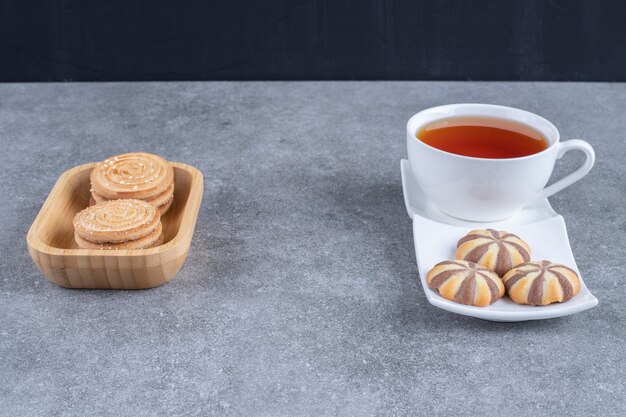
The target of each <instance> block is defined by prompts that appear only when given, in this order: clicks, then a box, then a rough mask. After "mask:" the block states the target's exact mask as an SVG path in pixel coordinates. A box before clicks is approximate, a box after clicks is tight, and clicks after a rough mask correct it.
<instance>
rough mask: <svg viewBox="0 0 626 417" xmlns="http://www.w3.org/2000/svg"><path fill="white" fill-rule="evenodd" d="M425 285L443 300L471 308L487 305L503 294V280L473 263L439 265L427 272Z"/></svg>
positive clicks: (459, 262)
mask: <svg viewBox="0 0 626 417" xmlns="http://www.w3.org/2000/svg"><path fill="white" fill-rule="evenodd" d="M426 282H427V283H428V286H429V287H430V288H432V289H434V290H436V291H438V292H439V295H441V296H442V297H443V298H445V299H447V300H451V301H455V302H457V303H461V304H467V305H472V306H478V307H485V306H488V305H489V304H492V303H494V302H496V301H497V300H499V299H500V298H502V296H503V295H504V285H503V284H502V280H500V278H499V277H498V276H497V275H496V274H495V273H493V272H492V271H490V270H488V269H487V268H484V267H482V266H480V265H478V264H476V263H474V262H468V261H462V260H457V261H444V262H439V263H438V264H437V265H435V266H434V267H433V269H431V270H430V271H428V274H427V275H426Z"/></svg>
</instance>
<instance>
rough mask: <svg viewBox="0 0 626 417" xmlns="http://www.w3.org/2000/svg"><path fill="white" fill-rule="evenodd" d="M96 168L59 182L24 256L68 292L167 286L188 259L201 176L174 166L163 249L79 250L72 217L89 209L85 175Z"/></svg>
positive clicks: (74, 172) (82, 167)
mask: <svg viewBox="0 0 626 417" xmlns="http://www.w3.org/2000/svg"><path fill="white" fill-rule="evenodd" d="M95 165H96V164H95V163H90V164H85V165H80V166H77V167H75V168H72V169H70V170H68V171H66V172H65V173H63V175H61V177H60V178H59V179H58V181H57V183H56V184H55V185H54V188H52V191H51V192H50V195H49V196H48V198H47V199H46V201H45V202H44V204H43V206H42V207H41V210H40V211H39V214H38V215H37V218H36V219H35V221H34V222H33V224H32V226H31V227H30V230H29V231H28V236H27V238H26V240H27V242H28V252H29V253H30V256H31V258H32V259H33V261H34V262H35V264H36V265H37V267H39V269H40V270H41V272H43V274H44V275H45V276H46V277H47V278H48V279H50V280H51V281H52V282H54V283H55V284H58V285H60V286H62V287H66V288H102V289H142V288H152V287H156V286H159V285H161V284H164V283H166V282H168V281H169V280H170V279H172V277H173V276H174V275H176V273H177V272H178V270H179V269H180V267H181V266H182V265H183V262H184V261H185V258H187V253H188V251H189V246H190V245H191V238H192V236H193V231H194V229H195V226H196V219H197V218H198V211H199V210H200V203H201V202H202V193H203V190H204V187H203V181H202V174H201V173H200V171H198V170H197V169H196V168H194V167H192V166H189V165H185V164H181V163H177V162H172V166H173V167H174V202H173V203H172V206H171V207H170V209H169V210H168V211H167V213H165V215H164V216H163V217H162V218H161V221H162V223H163V233H164V235H165V243H164V244H163V245H161V246H158V247H155V248H151V249H133V250H90V249H79V248H78V246H77V245H76V242H75V241H74V226H73V225H72V220H73V219H74V215H75V214H76V213H78V212H79V211H80V210H82V209H84V208H85V207H87V206H88V205H89V196H90V192H89V189H90V183H89V174H90V173H91V170H92V169H93V167H94V166H95Z"/></svg>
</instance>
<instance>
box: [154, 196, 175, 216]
mask: <svg viewBox="0 0 626 417" xmlns="http://www.w3.org/2000/svg"><path fill="white" fill-rule="evenodd" d="M173 202H174V196H171V197H170V199H169V200H167V201H166V202H165V203H163V204H162V205H160V206H158V207H157V208H158V209H159V212H160V213H161V216H163V215H164V214H165V213H167V211H168V210H169V209H170V207H172V203H173Z"/></svg>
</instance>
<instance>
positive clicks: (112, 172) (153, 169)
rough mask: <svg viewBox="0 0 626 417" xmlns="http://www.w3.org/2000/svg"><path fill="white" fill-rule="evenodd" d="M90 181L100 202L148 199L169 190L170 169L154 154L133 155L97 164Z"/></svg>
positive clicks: (166, 163) (114, 157)
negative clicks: (104, 200)
mask: <svg viewBox="0 0 626 417" xmlns="http://www.w3.org/2000/svg"><path fill="white" fill-rule="evenodd" d="M90 179H91V187H92V189H93V191H94V192H95V193H96V194H97V195H99V196H100V197H102V198H103V199H106V200H115V199H122V198H135V199H141V200H149V199H151V198H155V197H157V196H159V195H160V194H163V193H164V192H166V190H168V189H169V188H173V180H174V169H173V168H172V166H171V165H170V163H169V162H167V161H166V160H165V159H163V158H161V157H160V156H158V155H153V154H150V153H145V152H133V153H127V154H122V155H117V156H112V157H110V158H108V159H106V160H105V161H103V162H99V163H98V164H97V165H96V167H95V168H94V169H93V171H91V175H90ZM165 200H167V199H165Z"/></svg>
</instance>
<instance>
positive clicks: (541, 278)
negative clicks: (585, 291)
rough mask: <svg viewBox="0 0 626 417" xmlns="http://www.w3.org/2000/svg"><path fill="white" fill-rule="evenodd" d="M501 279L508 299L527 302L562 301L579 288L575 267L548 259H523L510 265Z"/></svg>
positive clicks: (577, 291)
mask: <svg viewBox="0 0 626 417" xmlns="http://www.w3.org/2000/svg"><path fill="white" fill-rule="evenodd" d="M502 281H503V282H504V286H505V287H506V291H507V294H508V295H509V298H510V299H511V300H513V301H514V302H516V303H517V304H527V305H531V306H545V305H548V304H552V303H560V302H564V301H567V300H569V299H571V298H572V297H574V296H575V295H576V294H578V293H579V292H580V279H579V278H578V274H577V273H576V271H574V270H573V269H571V268H569V267H567V266H565V265H561V264H556V263H552V262H550V261H540V262H526V263H524V264H522V265H519V266H517V267H515V268H513V269H511V270H510V271H509V272H508V273H507V274H506V275H504V277H503V278H502Z"/></svg>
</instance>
